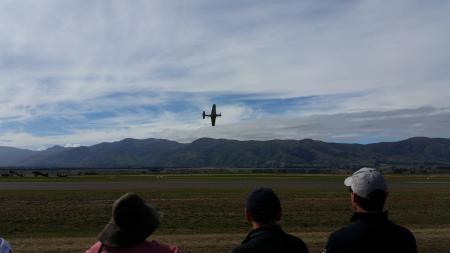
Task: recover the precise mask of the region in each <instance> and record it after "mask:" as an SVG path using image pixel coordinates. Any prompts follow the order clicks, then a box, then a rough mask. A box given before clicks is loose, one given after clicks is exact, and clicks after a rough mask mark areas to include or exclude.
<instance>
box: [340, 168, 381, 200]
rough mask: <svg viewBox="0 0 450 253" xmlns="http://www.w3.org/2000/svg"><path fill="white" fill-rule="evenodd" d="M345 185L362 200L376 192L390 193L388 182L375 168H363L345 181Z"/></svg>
mask: <svg viewBox="0 0 450 253" xmlns="http://www.w3.org/2000/svg"><path fill="white" fill-rule="evenodd" d="M344 185H345V186H348V187H350V188H351V189H352V191H353V192H354V193H356V194H357V195H358V196H360V197H362V198H367V197H368V196H369V194H370V193H371V192H373V191H375V190H382V191H384V192H385V193H387V192H388V188H387V185H386V181H384V177H383V175H381V173H380V171H378V170H376V169H373V168H366V167H364V168H362V169H360V170H358V171H356V172H355V173H353V175H351V176H350V177H347V178H346V179H345V181H344Z"/></svg>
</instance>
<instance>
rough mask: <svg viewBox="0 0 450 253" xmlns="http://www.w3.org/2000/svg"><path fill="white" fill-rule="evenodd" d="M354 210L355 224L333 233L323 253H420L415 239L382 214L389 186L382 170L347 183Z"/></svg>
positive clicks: (362, 173)
mask: <svg viewBox="0 0 450 253" xmlns="http://www.w3.org/2000/svg"><path fill="white" fill-rule="evenodd" d="M344 185H345V186H347V187H349V190H350V192H351V203H352V207H353V209H354V210H355V213H354V214H353V216H352V218H351V221H352V224H350V225H348V226H346V227H344V228H341V229H339V230H337V231H335V232H334V233H332V234H331V235H330V236H329V238H328V242H327V245H326V247H325V249H324V251H323V252H324V253H337V252H346V253H361V252H365V253H375V252H377V253H379V252H383V253H394V252H395V253H397V252H402V253H417V246H416V239H415V237H414V235H413V234H412V233H411V232H410V231H409V230H408V229H406V228H403V227H401V226H399V225H397V224H395V223H393V222H392V221H390V220H389V219H388V215H387V212H384V211H383V208H384V203H385V201H386V198H387V195H388V192H389V191H388V187H387V184H386V182H385V180H384V177H383V175H382V174H381V173H380V171H378V170H376V169H373V168H362V169H360V170H358V171H356V172H355V173H353V175H351V176H350V177H347V178H346V179H345V181H344Z"/></svg>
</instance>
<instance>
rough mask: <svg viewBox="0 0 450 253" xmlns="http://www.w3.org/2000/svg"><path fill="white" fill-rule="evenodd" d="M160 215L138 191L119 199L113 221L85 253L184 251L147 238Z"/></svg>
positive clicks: (154, 227) (169, 252)
mask: <svg viewBox="0 0 450 253" xmlns="http://www.w3.org/2000/svg"><path fill="white" fill-rule="evenodd" d="M160 218H161V215H160V213H158V212H157V211H156V210H155V208H153V207H152V206H151V205H148V204H146V203H145V201H144V200H143V199H141V198H140V197H139V196H138V195H137V194H135V193H127V194H125V195H123V196H122V197H120V198H119V199H117V200H116V201H115V202H114V204H113V208H112V218H111V221H110V222H109V223H108V224H107V225H106V226H105V228H104V229H103V230H102V231H101V232H100V234H99V235H98V242H96V243H95V244H94V245H93V246H92V247H91V248H90V249H88V250H87V251H86V252H85V253H141V252H142V253H144V252H145V253H181V251H180V250H179V249H178V248H177V247H175V246H168V245H165V244H162V243H159V242H157V241H155V240H152V241H147V240H146V239H147V237H149V236H150V235H151V234H152V233H153V232H154V231H155V230H156V229H157V228H158V226H159V224H160Z"/></svg>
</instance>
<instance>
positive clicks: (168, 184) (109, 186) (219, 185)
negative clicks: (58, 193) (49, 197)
mask: <svg viewBox="0 0 450 253" xmlns="http://www.w3.org/2000/svg"><path fill="white" fill-rule="evenodd" d="M388 184H389V186H390V187H391V188H392V189H398V188H422V189H423V188H433V189H435V188H445V189H448V188H450V181H449V182H447V181H397V182H388ZM261 186H264V187H272V188H282V189H296V188H297V189H298V188H304V189H339V188H344V185H343V182H338V181H336V182H334V181H332V182H329V181H318V180H310V181H308V180H304V179H301V180H299V179H268V180H265V179H263V180H242V179H236V180H210V181H209V180H204V179H202V180H197V179H170V180H167V179H161V180H154V181H129V182H123V181H120V182H0V190H137V189H143V190H144V189H239V188H241V189H253V188H256V187H261Z"/></svg>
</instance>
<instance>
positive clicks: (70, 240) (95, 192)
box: [0, 174, 450, 253]
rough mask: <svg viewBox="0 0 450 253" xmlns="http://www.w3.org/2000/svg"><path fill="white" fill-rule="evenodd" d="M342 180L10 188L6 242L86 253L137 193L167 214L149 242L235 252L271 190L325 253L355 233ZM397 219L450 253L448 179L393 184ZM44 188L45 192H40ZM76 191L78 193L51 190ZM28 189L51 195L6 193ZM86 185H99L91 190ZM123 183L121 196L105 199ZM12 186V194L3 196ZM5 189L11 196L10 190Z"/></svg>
mask: <svg viewBox="0 0 450 253" xmlns="http://www.w3.org/2000/svg"><path fill="white" fill-rule="evenodd" d="M344 177H345V176H343V175H338V176H335V175H295V174H294V175H282V174H280V175H278V174H277V175H268V174H256V175H252V174H245V175H239V174H237V175H229V174H226V175H217V174H216V175H165V176H162V177H161V176H154V175H138V176H83V177H68V178H37V179H35V178H8V179H1V180H0V186H1V187H4V188H2V189H3V190H1V191H0V210H1V211H0V234H1V235H2V236H3V237H5V238H7V239H9V240H10V241H11V242H12V244H13V247H14V249H15V252H19V253H20V252H25V253H27V252H83V251H84V250H85V249H87V248H88V247H89V245H91V244H92V243H94V242H95V236H96V234H97V233H98V232H99V231H100V230H101V229H102V228H103V226H104V225H105V224H106V223H107V222H108V221H109V219H110V217H111V206H112V203H113V202H114V200H115V199H116V198H118V197H119V196H121V195H122V194H123V193H125V192H127V191H134V192H137V193H138V194H140V195H141V196H142V197H143V198H145V199H146V200H148V201H149V202H151V203H153V204H154V205H155V206H156V207H158V208H159V209H160V211H162V212H164V219H163V222H162V225H161V227H160V228H159V229H158V230H157V232H156V233H155V234H154V235H152V236H151V237H150V238H156V239H158V240H161V241H163V242H166V243H170V244H177V245H178V246H179V247H181V248H182V250H183V252H193V253H194V252H196V253H202V252H216V253H222V252H230V251H231V249H232V248H233V247H234V246H236V245H237V244H239V242H240V241H241V240H242V239H243V238H244V236H245V234H246V233H247V232H248V231H249V226H248V224H247V223H246V222H245V220H244V217H243V208H244V203H245V200H246V197H247V195H248V193H249V192H250V191H251V190H252V189H253V188H255V186H270V187H273V188H274V190H275V191H276V192H277V193H278V194H279V196H280V199H281V201H282V206H283V218H282V222H281V224H282V226H283V228H284V229H285V230H286V231H288V232H290V233H294V234H296V235H298V236H299V237H301V238H303V239H304V241H305V242H306V244H307V245H308V247H309V248H310V251H311V252H321V249H322V247H323V246H324V244H325V241H326V238H327V236H328V235H329V233H330V232H332V231H333V230H335V229H337V228H339V227H341V226H343V225H345V224H348V220H349V218H350V216H351V213H352V210H351V208H350V203H349V193H348V191H347V189H346V188H344V187H343V184H342V181H343V178H344ZM387 180H388V183H389V185H391V186H392V187H391V193H390V196H389V199H388V202H387V209H388V210H389V216H390V217H391V219H392V220H394V221H395V222H397V223H399V224H401V225H403V226H406V227H407V228H409V229H411V230H412V231H413V232H414V234H415V235H416V237H417V240H418V246H419V251H420V252H437V253H444V252H450V183H449V182H450V177H449V176H448V175H436V176H429V175H426V176H420V175H419V176H418V175H407V176H397V175H395V176H394V175H393V176H387ZM36 181H39V182H36ZM64 181H67V182H66V184H73V185H74V186H75V189H74V190H67V189H52V190H48V189H46V188H45V187H47V186H48V185H51V184H52V183H61V182H64ZM20 182H22V183H23V182H25V183H29V184H30V185H31V184H35V183H38V185H39V183H46V184H45V187H43V189H39V187H38V188H37V189H32V190H31V189H30V190H23V189H14V190H12V189H7V187H8V185H9V184H11V185H12V186H14V184H15V183H20ZM78 182H81V183H83V182H98V184H99V185H101V186H102V187H100V188H99V189H92V188H89V189H83V187H84V186H85V185H84V184H79V185H77V183H78ZM110 182H112V183H114V182H122V183H123V182H124V183H125V184H121V185H120V188H121V189H117V188H114V189H105V187H106V188H107V187H108V183H110ZM5 185H6V186H5ZM5 187H6V189H5Z"/></svg>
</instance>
